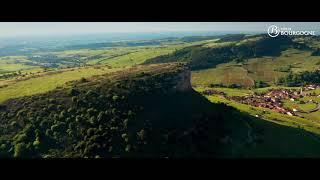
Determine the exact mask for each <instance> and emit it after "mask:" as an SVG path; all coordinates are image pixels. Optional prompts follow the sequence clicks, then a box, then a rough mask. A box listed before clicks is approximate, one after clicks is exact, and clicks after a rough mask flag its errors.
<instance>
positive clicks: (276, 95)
mask: <svg viewBox="0 0 320 180" xmlns="http://www.w3.org/2000/svg"><path fill="white" fill-rule="evenodd" d="M316 89H320V85H314V84H312V85H307V86H304V87H302V88H300V90H294V89H284V88H280V89H271V90H270V91H269V92H267V93H265V94H257V93H254V94H252V95H248V96H226V94H225V93H223V92H219V91H216V90H206V91H204V92H203V94H205V95H212V94H217V95H221V96H223V97H224V98H226V99H228V100H232V101H235V102H238V103H242V104H248V105H251V106H255V107H262V108H268V109H271V110H273V111H276V112H278V113H282V114H287V115H290V116H300V115H299V114H297V112H301V113H311V112H315V111H318V110H319V109H320V103H318V102H315V101H313V100H309V102H307V103H315V104H316V105H317V107H316V108H315V109H312V110H309V111H308V112H306V111H302V110H301V109H299V108H290V109H289V108H286V107H284V106H283V101H284V100H290V101H298V100H299V99H301V98H303V97H305V96H316V97H318V98H319V99H320V95H317V94H315V93H314V92H313V91H312V90H316Z"/></svg>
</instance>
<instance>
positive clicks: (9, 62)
mask: <svg viewBox="0 0 320 180" xmlns="http://www.w3.org/2000/svg"><path fill="white" fill-rule="evenodd" d="M26 63H31V61H30V60H28V59H26V57H24V56H6V57H0V77H1V74H4V73H11V72H17V71H31V70H34V69H40V67H39V66H35V65H27V64H26Z"/></svg>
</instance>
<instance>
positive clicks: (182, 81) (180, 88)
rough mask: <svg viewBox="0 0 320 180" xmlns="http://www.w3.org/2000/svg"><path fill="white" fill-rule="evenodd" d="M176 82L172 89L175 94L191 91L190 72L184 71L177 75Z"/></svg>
mask: <svg viewBox="0 0 320 180" xmlns="http://www.w3.org/2000/svg"><path fill="white" fill-rule="evenodd" d="M177 78H178V81H177V85H176V86H175V87H174V88H175V89H176V91H177V92H186V91H191V90H192V87H191V71H190V70H189V69H185V70H184V71H182V72H181V73H179V74H178V75H177Z"/></svg>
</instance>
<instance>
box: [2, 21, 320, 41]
mask: <svg viewBox="0 0 320 180" xmlns="http://www.w3.org/2000/svg"><path fill="white" fill-rule="evenodd" d="M273 24H274V25H278V26H285V27H291V28H293V29H297V30H314V31H319V30H320V23H318V22H316V23H315V22H0V37H1V38H9V37H26V36H29V37H36V36H38V37H41V36H61V35H81V34H82V35H84V34H99V33H100V34H101V33H164V32H165V33H170V32H198V33H199V32H224V31H226V32H266V31H267V28H268V27H269V26H270V25H273Z"/></svg>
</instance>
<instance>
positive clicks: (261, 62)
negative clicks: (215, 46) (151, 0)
mask: <svg viewBox="0 0 320 180" xmlns="http://www.w3.org/2000/svg"><path fill="white" fill-rule="evenodd" d="M319 62H320V58H319V57H318V56H310V52H307V51H301V50H296V49H289V50H286V51H284V52H282V54H281V56H279V57H262V58H252V59H248V60H247V61H245V62H243V63H235V62H230V63H224V64H219V65H218V66H217V67H216V68H210V69H205V70H199V71H195V72H193V73H192V83H193V85H195V86H208V85H210V84H218V83H222V84H225V85H230V84H240V85H243V86H246V87H249V86H253V85H254V81H256V80H262V81H265V82H267V83H270V84H274V82H276V81H277V80H278V79H279V78H280V77H283V76H284V75H286V74H288V72H281V71H279V69H281V68H283V69H284V68H286V67H288V66H291V70H292V71H293V72H294V73H298V72H302V71H313V70H316V69H317V68H319V67H320V63H319Z"/></svg>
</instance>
